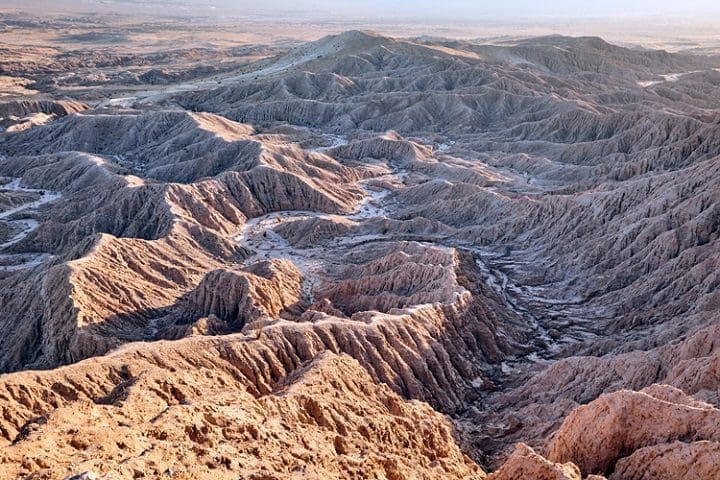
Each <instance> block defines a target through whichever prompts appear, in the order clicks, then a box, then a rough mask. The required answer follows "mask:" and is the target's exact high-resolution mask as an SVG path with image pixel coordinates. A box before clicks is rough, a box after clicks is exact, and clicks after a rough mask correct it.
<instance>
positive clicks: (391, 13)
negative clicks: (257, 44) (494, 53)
mask: <svg viewBox="0 0 720 480" xmlns="http://www.w3.org/2000/svg"><path fill="white" fill-rule="evenodd" d="M3 4H5V5H6V6H9V7H19V8H23V9H32V7H33V6H35V7H39V8H45V7H49V8H51V9H52V10H54V11H62V10H63V9H65V8H67V9H71V10H75V11H77V10H82V11H93V10H97V11H100V10H115V11H122V12H123V13H133V12H136V13H139V12H141V11H148V10H154V11H159V12H165V13H170V14H173V13H175V14H177V13H182V11H184V10H188V9H189V10H195V11H197V10H200V11H202V12H207V13H214V14H223V13H226V14H256V13H263V14H268V13H269V14H279V15H281V16H284V15H291V14H292V13H293V12H298V11H302V12H310V13H313V14H315V15H317V16H318V17H329V18H336V19H337V20H342V19H343V18H342V17H344V16H346V15H348V14H349V15H353V16H360V17H372V18H376V19H377V18H379V19H387V20H390V21H397V20H403V19H418V18H426V19H430V20H432V19H437V20H447V19H454V20H466V21H474V20H477V19H483V18H485V19H487V18H498V19H509V18H510V19H530V20H532V19H547V18H558V17H575V18H577V17H608V16H610V17H622V16H633V17H638V16H640V17H641V16H647V15H652V16H664V17H670V18H677V17H681V16H682V17H704V18H705V19H708V20H710V19H712V20H715V19H717V18H720V0H591V1H587V0H549V1H537V0H490V1H488V0H445V1H431V0H52V1H51V0H0V6H2V5H3ZM183 7H184V8H183Z"/></svg>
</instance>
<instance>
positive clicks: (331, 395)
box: [0, 338, 485, 479]
mask: <svg viewBox="0 0 720 480" xmlns="http://www.w3.org/2000/svg"><path fill="white" fill-rule="evenodd" d="M256 344H257V342H252V341H248V340H241V339H239V338H238V339H235V340H233V341H230V339H228V340H202V339H189V340H184V341H182V342H180V343H178V344H176V345H172V347H170V346H169V345H168V344H160V345H158V346H153V347H152V348H151V347H150V346H135V347H132V348H130V349H125V350H123V351H121V352H119V353H117V354H114V355H112V356H109V357H106V358H102V359H96V360H90V361H87V362H83V363H80V364H78V365H75V366H72V367H69V368H67V369H63V370H59V371H56V372H48V373H41V374H33V375H28V374H15V375H9V376H6V377H4V378H3V379H2V383H1V384H0V391H1V392H2V393H0V395H1V396H2V397H3V399H4V402H3V407H2V408H3V420H2V423H1V424H0V425H1V427H0V432H2V437H3V440H2V441H4V442H5V446H4V447H3V452H2V454H0V459H1V460H0V464H1V465H2V466H1V467H0V469H2V470H0V472H2V474H3V476H7V477H9V478H10V477H12V478H15V477H19V476H23V475H27V474H29V473H30V472H35V473H40V474H43V475H44V476H45V478H49V479H62V478H64V477H65V476H66V473H69V474H71V473H79V472H83V471H92V472H95V473H97V474H101V475H105V474H110V475H112V476H116V477H117V478H135V477H136V476H137V472H139V471H140V472H144V474H145V475H146V476H158V477H159V476H162V475H168V473H167V472H168V471H169V472H172V473H171V475H173V476H174V477H176V478H185V479H191V478H218V479H221V478H228V479H229V478H237V477H238V475H240V476H243V477H250V478H254V477H257V476H262V477H263V478H283V477H287V476H290V475H296V474H303V475H309V476H317V477H322V478H348V477H354V476H358V477H364V478H368V477H373V476H383V477H386V478H404V477H406V476H408V475H410V476H413V477H416V478H428V479H429V478H437V477H442V478H458V479H459V478H462V479H467V478H478V479H479V478H484V477H485V475H484V473H483V472H482V470H480V469H479V468H478V467H477V466H476V465H475V464H474V463H473V462H472V461H471V460H470V459H469V458H467V457H466V456H464V455H463V454H462V453H461V452H460V450H459V449H458V447H457V446H456V444H455V442H454V439H453V428H452V425H451V424H450V423H449V422H448V421H447V419H445V418H443V417H442V416H441V415H439V414H437V413H436V412H434V411H433V410H432V409H431V408H430V407H429V406H427V405H426V404H422V403H419V402H407V401H405V400H403V399H402V398H401V397H399V396H398V395H397V394H395V393H393V392H392V391H391V390H390V389H389V388H387V387H385V386H382V385H378V384H376V383H375V382H373V381H372V379H371V378H370V377H369V376H368V374H367V372H365V371H364V370H363V369H362V367H360V365H358V363H357V362H355V361H354V360H352V359H350V358H348V357H346V356H336V355H332V354H323V355H321V356H319V357H318V358H316V359H315V360H313V361H312V362H309V363H304V364H300V365H296V366H292V365H289V364H282V363H280V364H277V365H276V366H275V367H274V368H269V365H265V364H263V362H264V360H262V357H261V356H256V355H254V354H253V353H251V352H252V351H253V350H255V351H256V353H261V352H263V348H262V347H260V348H258V347H256ZM264 351H265V353H269V352H270V351H269V350H267V349H265V350H264ZM191 365H192V367H190V366H191ZM188 368H191V370H192V373H188V371H186V370H187V369H188ZM256 375H260V377H258V376H256ZM266 375H269V377H266ZM28 418H32V419H33V420H30V421H27V420H26V419H28ZM91 418H92V419H93V420H92V421H90V419H91ZM178 442H179V443H180V444H182V446H181V447H180V448H178ZM48 451H52V452H54V454H53V455H52V456H47V455H45V454H41V453H42V452H48ZM89 451H95V452H97V453H96V454H93V455H92V457H90V458H88V455H87V454H88V452H89ZM409 452H413V455H408V453H409ZM359 456H362V457H361V458H360V457H359Z"/></svg>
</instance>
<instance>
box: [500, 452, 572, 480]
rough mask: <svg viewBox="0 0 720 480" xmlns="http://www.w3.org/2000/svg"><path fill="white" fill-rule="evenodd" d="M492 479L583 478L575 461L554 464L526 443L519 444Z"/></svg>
mask: <svg viewBox="0 0 720 480" xmlns="http://www.w3.org/2000/svg"><path fill="white" fill-rule="evenodd" d="M488 478H489V479H491V480H515V479H519V478H528V479H530V478H532V479H533V480H581V477H580V469H579V468H578V467H577V466H576V465H575V464H573V463H564V464H554V463H550V462H548V461H547V460H546V459H544V458H543V457H541V456H540V455H538V454H537V453H535V451H533V449H532V448H530V447H528V446H527V445H525V444H522V443H521V444H518V445H517V446H516V447H515V450H514V451H513V453H512V455H510V457H509V458H508V459H507V461H506V462H505V464H504V465H503V466H502V467H501V468H500V469H499V470H498V471H496V472H494V473H493V474H492V475H490V477H488Z"/></svg>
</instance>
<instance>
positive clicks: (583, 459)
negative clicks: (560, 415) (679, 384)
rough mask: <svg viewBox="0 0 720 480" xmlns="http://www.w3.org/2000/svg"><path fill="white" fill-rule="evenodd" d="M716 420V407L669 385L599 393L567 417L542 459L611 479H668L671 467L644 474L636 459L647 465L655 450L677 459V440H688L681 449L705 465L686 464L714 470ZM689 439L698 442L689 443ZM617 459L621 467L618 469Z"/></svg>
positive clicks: (719, 412) (678, 450)
mask: <svg viewBox="0 0 720 480" xmlns="http://www.w3.org/2000/svg"><path fill="white" fill-rule="evenodd" d="M719 418H720V411H719V410H717V409H716V408H714V407H713V406H711V405H709V404H707V403H704V402H699V401H697V400H695V399H693V398H692V397H689V396H687V395H685V394H684V393H683V392H682V391H680V390H677V389H675V388H672V387H669V386H665V385H653V386H651V387H648V388H646V389H644V390H642V391H640V392H631V391H619V392H616V393H611V394H607V395H602V396H600V397H599V398H598V399H597V400H595V401H593V402H591V403H590V404H588V405H586V406H582V407H579V408H577V409H576V410H574V411H573V412H572V413H571V414H570V415H568V417H567V418H566V419H565V421H564V422H563V425H562V426H561V427H560V429H559V430H558V431H557V433H556V434H555V436H554V438H553V439H552V440H551V442H550V444H549V446H548V452H549V455H548V458H549V459H550V460H551V461H555V462H562V461H573V462H575V463H576V464H577V465H578V466H579V467H580V469H581V470H582V471H583V472H584V473H605V474H608V475H609V474H612V475H611V478H623V479H635V478H668V479H669V478H673V474H672V472H671V471H666V472H665V473H663V474H661V475H660V476H650V477H647V476H643V475H648V473H649V472H643V471H642V469H640V468H638V461H639V457H644V458H645V461H646V462H647V463H648V464H651V465H652V464H653V462H652V460H651V458H652V456H653V455H658V453H659V452H660V451H668V452H669V453H670V456H671V457H672V456H675V458H679V457H678V456H677V455H680V452H681V449H679V445H678V444H677V442H678V441H681V442H684V443H686V444H690V445H689V446H688V447H687V448H688V449H687V450H686V452H691V451H695V452H698V453H700V452H702V453H703V454H704V455H706V456H707V459H706V460H705V461H709V465H703V463H704V462H703V461H702V459H700V458H698V459H697V462H698V463H697V464H696V463H694V462H692V463H690V465H688V466H692V467H693V468H698V469H701V468H706V469H707V468H715V466H716V465H717V459H716V457H715V456H713V455H712V452H713V449H712V445H713V443H714V442H717V440H718V438H719V435H720V431H719V430H718V420H719ZM706 441H711V442H710V443H708V442H706ZM694 442H702V443H701V444H699V445H695V446H693V445H694ZM628 456H629V457H630V458H628V459H624V457H628ZM633 457H635V458H633ZM668 461H669V460H668ZM619 462H623V465H624V466H623V467H622V468H621V469H619V470H618V468H617V465H618V463H619ZM711 465H712V466H711ZM658 467H659V465H654V466H653V468H655V469H657V468H658ZM657 471H659V470H657ZM613 472H614V473H613Z"/></svg>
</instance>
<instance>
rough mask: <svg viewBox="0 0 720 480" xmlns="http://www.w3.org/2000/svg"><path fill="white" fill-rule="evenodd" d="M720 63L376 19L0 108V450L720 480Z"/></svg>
mask: <svg viewBox="0 0 720 480" xmlns="http://www.w3.org/2000/svg"><path fill="white" fill-rule="evenodd" d="M719 68H720V60H718V59H717V58H711V57H703V56H699V55H698V56H691V55H684V54H671V53H668V52H665V51H655V50H640V49H628V48H623V47H619V46H615V45H611V44H609V43H606V42H605V41H603V40H601V39H599V38H567V37H555V36H553V37H541V38H535V39H529V40H523V41H517V42H513V43H500V44H493V45H484V44H481V43H477V42H470V41H449V40H448V41H443V40H433V41H429V40H399V39H391V38H386V37H382V36H379V35H376V34H373V33H366V32H356V31H354V32H347V33H344V34H340V35H335V36H330V37H326V38H323V39H321V40H318V41H316V42H310V43H307V44H303V45H300V46H298V47H296V48H293V49H286V50H284V51H283V52H282V53H280V54H279V55H277V56H274V57H272V58H266V59H263V60H259V61H257V62H255V63H253V64H252V65H249V66H247V65H246V66H244V67H243V69H242V71H241V72H240V73H238V74H237V75H235V76H233V77H230V78H231V80H232V81H228V80H226V81H224V82H222V84H220V85H218V84H217V83H216V82H210V83H200V84H198V85H195V86H191V87H192V88H190V87H188V88H181V87H182V85H181V86H179V87H178V88H176V89H175V90H173V89H169V90H168V91H167V92H164V93H162V94H160V93H157V92H156V93H155V94H153V95H152V96H146V97H143V96H142V95H140V94H138V96H137V97H134V98H131V99H130V100H128V102H129V103H128V104H124V105H118V104H107V103H100V104H98V105H99V106H94V105H95V104H93V103H92V102H86V103H81V102H78V101H74V100H67V99H66V100H55V101H50V100H43V101H36V100H23V101H17V102H14V103H13V102H3V103H0V116H3V118H10V117H11V116H12V117H13V118H14V120H13V121H12V125H10V124H8V128H7V131H5V132H3V133H0V154H1V155H2V157H0V332H1V333H2V334H1V335H0V372H2V373H3V375H2V376H0V413H1V414H0V446H1V447H2V448H1V449H0V477H2V478H43V479H65V478H70V477H71V476H72V475H73V474H76V473H82V472H85V471H87V472H94V474H95V475H96V476H97V478H108V479H109V478H122V479H125V478H127V479H130V478H142V477H147V478H164V477H169V478H181V479H191V478H192V479H197V478H208V479H225V478H227V479H230V478H238V476H240V477H241V478H255V479H275V478H278V479H279V478H296V477H297V478H301V477H302V478H387V479H403V478H408V479H409V478H427V479H431V478H457V479H469V478H478V479H479V478H486V476H488V475H489V478H491V479H494V480H500V479H518V478H528V479H530V478H533V479H535V478H537V479H578V480H579V479H583V478H588V479H590V478H594V479H600V478H609V479H628V480H629V479H638V480H640V479H651V478H652V479H677V478H716V477H718V475H720V473H719V472H720V428H719V427H718V425H720V395H719V394H718V392H720V374H718V371H720V341H719V340H720V327H718V324H717V323H718V322H717V321H718V319H720V273H718V272H720V70H719ZM43 75H48V76H52V75H53V72H52V71H50V72H44V73H43ZM37 115H43V117H42V119H40V120H42V121H40V120H38V117H37ZM28 116H29V117H28ZM20 117H28V118H30V119H29V120H28V119H27V118H26V119H25V120H23V118H20ZM30 370H33V371H30ZM485 472H488V473H485ZM489 472H493V473H489ZM33 475H35V476H33ZM88 475H91V474H88ZM78 478H86V477H78ZM87 478H92V477H90V476H87Z"/></svg>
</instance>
